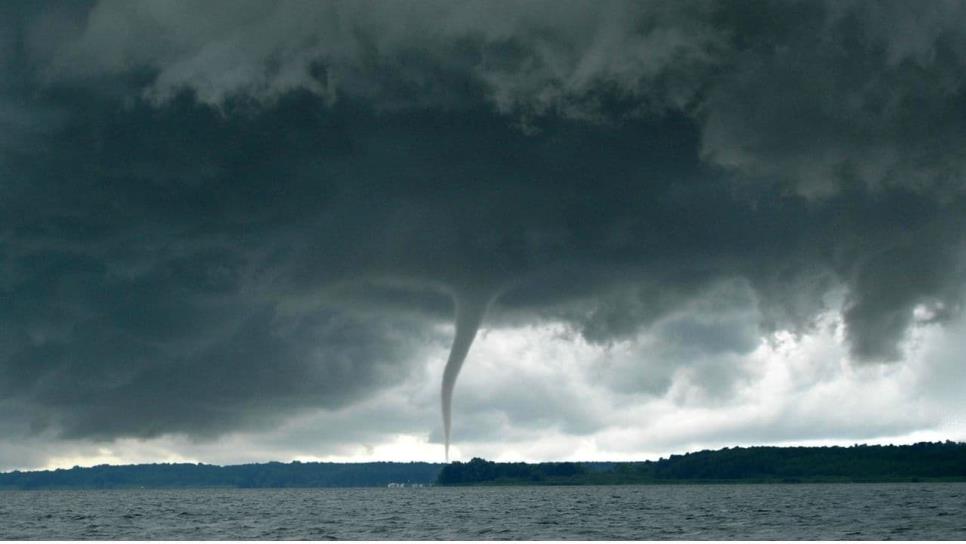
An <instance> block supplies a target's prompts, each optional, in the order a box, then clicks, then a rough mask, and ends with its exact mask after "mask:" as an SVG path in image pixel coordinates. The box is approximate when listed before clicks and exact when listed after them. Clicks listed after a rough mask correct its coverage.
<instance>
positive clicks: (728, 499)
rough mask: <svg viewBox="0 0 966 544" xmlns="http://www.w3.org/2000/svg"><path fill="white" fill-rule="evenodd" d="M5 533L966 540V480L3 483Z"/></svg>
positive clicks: (0, 533) (1, 525) (1, 530)
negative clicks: (75, 487) (66, 487)
mask: <svg viewBox="0 0 966 544" xmlns="http://www.w3.org/2000/svg"><path fill="white" fill-rule="evenodd" d="M0 539H108V540H110V539H148V540H150V539H170V540H179V539H199V540H206V539H316V540H324V539H340V540H354V539H366V540H382V539H394V540H408V539H471V540H478V539H581V540H595V539H630V540H636V539H692V540H702V539H718V540H728V539H762V540H769V539H828V540H834V539H877V540H891V539H898V540H919V539H923V540H930V539H960V540H962V539H966V483H928V484H815V485H806V484H796V485H673V486H664V485H655V486H582V487H498V488H495V487H469V488H439V487H436V488H422V489H251V490H245V489H217V490H212V489H208V490H206V489H178V490H103V491H0Z"/></svg>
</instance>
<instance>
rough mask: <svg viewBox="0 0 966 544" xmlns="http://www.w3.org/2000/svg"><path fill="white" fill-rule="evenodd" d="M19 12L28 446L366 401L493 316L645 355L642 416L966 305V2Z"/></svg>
mask: <svg viewBox="0 0 966 544" xmlns="http://www.w3.org/2000/svg"><path fill="white" fill-rule="evenodd" d="M2 9H3V11H4V14H3V17H2V19H3V23H0V25H2V26H0V47H2V49H0V51H2V53H0V127H2V131H0V132H2V133H0V194H2V197H0V409H2V412H3V413H4V414H5V415H3V416H0V418H3V419H4V420H5V423H4V425H6V426H9V428H11V429H17V430H16V433H18V435H21V436H39V435H42V434H43V433H54V434H55V435H57V436H60V437H63V438H67V439H97V440H104V439H115V438H149V437H158V436H163V435H167V434H177V435H186V436H189V437H212V436H219V435H223V434H224V433H229V432H234V431H240V430H246V429H257V428H265V427H267V426H270V425H273V424H277V423H278V422H280V421H285V420H286V418H290V417H293V416H294V415H296V414H299V413H302V412H304V411H305V410H307V409H310V408H312V409H315V408H323V409H326V410H339V409H341V408H344V407H346V406H352V405H353V404H355V403H359V402H362V401H364V400H365V399H368V398H373V397H374V396H375V395H378V394H380V392H385V391H387V390H389V389H391V388H392V387H394V386H396V385H397V384H399V383H402V382H404V381H405V380H407V379H410V378H412V377H413V376H414V375H417V374H419V372H420V369H421V368H422V367H421V365H422V364H423V363H424V361H425V360H426V358H427V357H439V356H440V351H439V350H440V349H441V346H446V345H448V342H449V341H450V340H451V336H450V335H451V333H452V331H451V330H447V329H441V328H440V327H441V325H444V324H447V323H451V322H452V319H453V313H454V309H453V302H452V295H454V294H457V295H458V294H461V293H467V292H472V293H479V292H486V293H491V294H493V295H494V296H496V298H495V300H494V301H493V302H492V304H491V305H490V311H489V314H488V315H487V316H486V320H485V322H484V323H485V325H487V324H488V326H492V327H497V328H500V327H502V328H505V329H513V328H519V327H527V326H531V325H541V324H554V325H555V326H556V325H559V326H562V327H564V328H565V329H566V330H568V331H571V332H572V333H573V334H574V335H576V336H577V337H579V338H580V340H581V342H586V343H587V344H588V345H592V346H604V347H606V346H614V345H620V343H621V342H624V341H627V340H628V339H638V340H641V339H642V338H643V340H641V341H642V342H643V343H644V345H647V346H650V348H649V350H648V351H649V353H650V357H651V359H648V357H647V356H645V355H643V354H640V353H637V354H629V355H628V356H627V357H625V358H623V359H621V360H620V361H618V362H617V363H615V365H614V366H613V367H612V368H610V370H609V371H608V372H619V374H617V375H614V374H608V373H605V375H602V376H600V377H598V378H597V379H598V380H599V381H600V382H601V383H605V384H610V385H608V387H611V388H612V389H613V390H614V392H615V393H614V394H615V395H622V394H633V393H635V392H640V393H647V394H654V395H657V394H665V393H667V392H668V391H669V390H672V389H673V383H674V380H675V379H676V378H675V377H678V378H680V376H682V375H685V374H687V375H690V376H692V378H693V379H694V380H696V383H701V384H703V385H702V386H701V387H702V390H703V391H704V392H705V393H707V394H708V395H709V397H708V398H709V399H711V401H713V399H714V398H726V397H728V396H729V395H733V394H735V393H734V390H735V388H738V387H739V386H740V383H741V380H743V379H744V378H743V376H745V375H747V374H748V373H749V372H752V373H753V370H749V368H748V364H747V360H748V358H749V357H750V354H752V353H753V352H754V351H755V350H756V349H759V348H760V346H761V343H762V342H763V340H762V339H763V338H765V337H767V336H768V335H770V334H773V333H776V332H780V331H787V332H789V333H791V334H793V335H796V334H804V333H808V332H809V331H815V330H816V327H818V323H819V321H820V318H821V317H822V316H825V315H827V314H828V313H829V312H833V313H839V314H840V315H841V316H842V327H843V331H844V338H845V342H846V345H847V346H848V351H849V354H848V355H849V358H850V360H851V361H852V364H854V365H857V366H862V365H868V364H871V363H882V362H892V363H897V364H902V363H901V362H902V361H903V360H904V358H905V357H906V352H905V351H904V345H905V342H906V340H908V338H909V337H910V331H912V330H913V329H915V328H916V327H919V326H922V325H932V324H940V325H941V324H943V323H946V322H949V321H950V320H953V319H955V318H957V317H958V316H959V315H960V311H961V305H962V296H963V291H962V288H963V285H964V260H963V257H964V252H963V243H964V234H966V228H964V226H966V225H964V224H963V222H964V217H966V193H964V189H966V177H964V174H966V170H964V169H966V155H964V152H963V150H964V149H966V88H964V83H966V81H964V76H963V74H966V70H964V68H966V31H964V30H963V28H966V4H963V3H961V2H939V1H936V2H929V3H923V4H917V3H911V2H875V3H871V2H842V1H836V2H828V3H823V2H793V1H786V2H748V1H743V2H716V3H708V2H696V3H691V2H660V3H658V2H617V1H611V2H559V1H555V2H549V3H544V2H536V1H532V2H430V1H425V2H391V3H388V2H376V3H369V2H328V3H321V2H297V1H290V2H278V3H264V2H207V3H204V4H198V3H188V2H129V1H124V2H111V1H100V2H91V3H63V4H60V3H48V4H44V5H37V4H33V3H24V4H22V5H21V4H16V3H7V4H5V5H4V7H3V8H2ZM654 354H659V355H657V356H655V355H654ZM657 361H660V362H659V363H658V362H657ZM444 362H445V357H443V358H441V359H440V360H439V365H440V366H441V365H442V364H443V363H444ZM467 364H468V365H470V364H471V363H467ZM682 373H683V374H682ZM535 387H537V386H536V385H535ZM502 395H503V396H505V397H507V399H509V400H508V402H510V401H513V398H514V397H513V392H512V391H506V392H504V393H502ZM457 397H458V394H457ZM499 400H500V398H499V397H498V398H494V400H493V402H499ZM518 400H519V399H518ZM711 401H709V402H711ZM468 402H469V403H471V404H479V401H478V399H477V400H474V399H472V398H470V399H468ZM457 403H458V401H457ZM521 410H522V411H527V410H531V411H534V410H536V411H537V412H539V410H537V408H533V407H531V408H526V409H521ZM596 417H597V416H596V415H585V416H583V418H584V420H583V421H582V422H581V423H580V424H579V425H578V426H577V427H578V429H577V430H576V431H575V432H578V433H579V432H582V431H580V430H579V429H580V427H581V425H585V426H587V428H588V429H589V428H592V427H593V425H594V420H595V418H596ZM578 419H580V418H578ZM484 423H485V420H484ZM434 424H435V425H438V424H437V423H435V422H433V423H430V422H427V423H426V427H427V428H435V427H432V426H433V425H434ZM0 428H4V427H0ZM455 429H456V439H457V440H459V438H458V437H459V436H460V434H459V433H460V432H464V435H463V436H472V434H473V431H471V430H469V429H468V428H464V427H463V426H461V425H460V424H459V422H458V421H457V422H456V423H455ZM461 429H462V431H461ZM11 432H14V431H11ZM478 432H484V431H483V430H479V431H478Z"/></svg>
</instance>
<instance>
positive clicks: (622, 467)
mask: <svg viewBox="0 0 966 544" xmlns="http://www.w3.org/2000/svg"><path fill="white" fill-rule="evenodd" d="M911 481H966V444H964V443H956V442H944V443H920V444H914V445H909V446H866V445H856V446H850V447H819V448H811V447H809V448H806V447H792V448H777V447H766V446H761V447H750V448H725V449H722V450H717V451H701V452H697V453H688V454H684V455H672V456H671V457H669V458H667V459H660V460H658V461H643V462H632V463H611V462H581V463H570V462H566V463H495V462H492V461H486V460H484V459H479V458H476V459H473V460H472V461H470V462H468V463H461V462H454V463H451V464H449V465H443V464H439V463H300V462H297V461H296V462H293V463H275V462H273V463H258V464H248V465H234V466H224V467H222V466H216V465H203V464H191V463H176V464H167V463H165V464H149V465H126V466H111V465H100V466H96V467H90V468H81V467H74V468H72V469H58V470H53V471H30V472H20V471H14V472H7V473H0V489H117V488H142V487H143V488H187V487H233V488H267V487H386V486H400V485H403V486H429V485H446V486H458V485H592V484H660V483H715V482H721V483H727V482H748V483H754V482H761V483H772V482H774V483H777V482H911Z"/></svg>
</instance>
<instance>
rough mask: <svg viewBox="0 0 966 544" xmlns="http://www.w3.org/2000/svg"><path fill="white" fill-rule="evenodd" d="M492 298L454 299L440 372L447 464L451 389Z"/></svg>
mask: <svg viewBox="0 0 966 544" xmlns="http://www.w3.org/2000/svg"><path fill="white" fill-rule="evenodd" d="M490 300H491V297H490V296H489V295H482V294H479V293H457V294H455V295H454V296H453V303H454V305H455V306H456V335H455V336H454V337H453V347H452V348H450V350H449V359H447V360H446V368H445V369H444V370H443V387H442V402H443V437H444V440H445V444H446V462H449V438H450V429H451V427H452V421H453V387H454V386H455V385H456V377H457V376H459V373H460V369H461V368H463V361H464V360H466V354H467V353H469V351H470V346H471V345H472V344H473V339H474V338H476V331H477V330H479V328H480V323H481V322H482V321H483V315H484V314H485V313H486V309H487V307H489V305H490Z"/></svg>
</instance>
